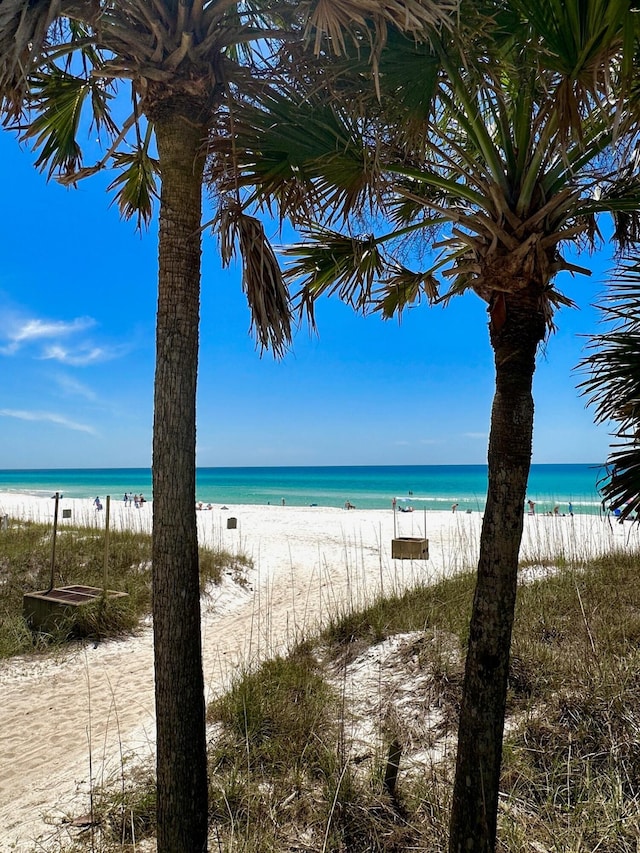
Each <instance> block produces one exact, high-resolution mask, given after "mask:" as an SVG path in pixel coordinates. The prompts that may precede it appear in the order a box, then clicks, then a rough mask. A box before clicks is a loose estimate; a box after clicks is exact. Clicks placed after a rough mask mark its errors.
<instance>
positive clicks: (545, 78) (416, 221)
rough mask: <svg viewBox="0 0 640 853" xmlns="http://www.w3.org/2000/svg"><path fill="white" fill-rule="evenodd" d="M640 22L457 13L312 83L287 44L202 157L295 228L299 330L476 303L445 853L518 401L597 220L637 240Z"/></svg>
mask: <svg viewBox="0 0 640 853" xmlns="http://www.w3.org/2000/svg"><path fill="white" fill-rule="evenodd" d="M639 24H640V21H639V18H638V15H637V12H636V11H635V10H634V4H633V3H631V2H629V0H619V2H614V3H611V2H603V0H589V2H582V0H581V2H577V0H571V2H566V1H565V0H562V1H561V0H558V2H552V3H549V2H548V0H545V2H540V3H535V2H533V3H531V2H527V3H523V2H520V0H504V2H498V3H493V2H492V3H487V4H484V3H482V2H475V0H474V2H468V3H467V2H462V3H461V4H460V15H459V19H458V25H457V26H456V28H455V30H453V31H451V30H449V29H447V28H438V27H436V28H433V27H429V28H427V29H425V30H423V31H422V32H420V31H418V32H413V33H412V34H411V36H408V35H407V34H405V33H402V32H400V31H398V30H394V29H390V31H389V33H388V37H387V39H386V43H385V47H384V50H382V51H381V52H376V51H371V50H369V44H370V42H369V41H368V40H367V37H366V34H365V35H362V37H361V38H360V40H359V41H357V42H356V43H355V44H354V45H353V47H352V50H351V51H349V48H350V47H351V44H349V45H347V52H348V53H349V52H350V53H351V55H350V56H349V57H348V59H347V60H346V61H345V59H343V57H341V56H338V57H336V56H334V55H332V52H331V49H330V46H327V49H326V53H324V54H322V55H321V56H320V58H319V60H318V62H317V63H316V64H315V65H314V64H313V63H308V62H304V61H303V57H301V56H300V54H299V53H296V49H295V46H293V47H292V48H291V50H290V53H289V59H290V60H291V62H292V65H293V66H295V67H294V68H293V69H292V70H291V71H290V73H289V75H288V80H287V84H286V85H285V86H280V87H278V88H276V87H273V88H272V89H271V90H269V91H268V92H267V93H266V94H265V96H264V97H263V98H262V100H261V101H260V102H258V103H252V104H250V105H248V107H247V109H246V111H245V112H244V114H243V115H242V116H238V115H236V116H234V129H235V130H236V135H235V137H234V139H233V144H232V145H231V144H230V143H229V140H228V138H226V137H225V138H223V139H221V140H220V146H219V147H220V150H221V152H222V153H221V156H220V162H221V164H222V165H221V166H220V171H222V170H223V167H224V165H225V164H227V163H230V164H233V168H231V167H228V168H229V174H230V175H235V176H237V175H240V180H241V182H242V183H243V184H245V185H246V186H247V187H251V192H250V195H249V200H250V202H251V203H253V204H257V205H259V206H260V205H262V206H264V207H265V208H267V209H269V210H271V209H272V208H273V207H274V206H276V207H277V208H278V210H279V213H280V215H281V216H282V217H286V216H290V217H291V218H292V219H293V220H294V221H295V222H297V223H298V224H299V225H300V227H301V229H302V232H303V237H304V239H303V240H302V241H301V242H300V243H299V244H297V245H294V246H290V247H288V248H287V249H286V250H285V254H286V256H287V257H288V259H289V260H290V267H289V270H288V276H289V278H290V280H291V281H292V282H295V287H296V288H297V289H298V298H299V306H300V309H301V311H302V312H303V313H305V312H306V314H307V316H308V317H309V320H310V323H311V324H312V325H313V324H314V323H315V304H316V302H317V300H318V299H319V298H320V297H323V296H327V295H335V296H338V297H339V298H341V299H342V300H343V301H344V302H346V303H348V304H350V305H352V306H353V307H354V308H355V309H357V310H360V311H362V312H365V313H366V312H372V311H377V312H380V313H381V314H382V316H384V317H388V318H390V317H394V316H399V315H401V313H402V311H404V310H407V309H409V308H411V307H413V306H415V305H416V304H418V303H420V302H426V303H446V302H448V301H450V300H451V299H452V298H454V297H455V296H458V295H461V294H465V293H469V292H471V293H474V294H475V295H476V296H478V297H480V298H481V299H482V300H483V301H484V302H485V304H486V306H487V315H488V325H489V340H490V343H491V346H492V349H493V355H494V364H495V394H494V398H493V406H492V413H491V428H490V438H489V447H488V478H489V488H488V494H487V500H486V505H485V514H484V525H483V529H482V535H481V542H480V557H479V561H478V569H477V580H476V591H475V596H474V605H473V610H472V614H471V620H470V625H469V630H468V636H467V650H468V653H467V655H466V670H465V679H464V690H463V698H462V705H461V715H460V726H459V743H458V751H457V761H458V768H457V772H456V781H455V790H454V796H453V808H452V817H451V832H450V840H449V849H450V850H451V851H452V853H458V851H460V850H469V851H478V853H487V851H491V850H493V849H494V847H495V832H496V819H497V811H498V804H499V797H500V790H499V781H500V763H501V755H502V739H503V724H504V713H505V703H506V699H507V689H508V677H509V676H508V673H509V654H510V642H511V632H512V627H513V617H514V613H515V607H516V579H517V568H518V555H519V549H520V544H521V539H522V529H523V507H524V505H525V500H526V496H527V495H526V488H527V482H528V475H529V469H530V464H531V454H532V440H533V413H534V407H533V396H532V383H533V375H534V371H535V366H536V358H537V355H538V353H539V351H540V349H541V347H542V345H543V342H544V340H545V338H546V337H547V335H548V334H550V333H551V332H552V331H553V329H554V328H555V316H556V313H557V312H558V310H559V309H562V308H563V307H568V306H571V305H572V304H573V303H572V302H571V300H570V299H569V298H568V297H567V296H566V295H565V294H564V293H563V292H562V283H563V279H562V275H561V274H562V273H565V274H566V273H570V274H572V275H574V274H588V273H589V269H588V267H586V266H584V265H581V264H582V263H585V262H582V261H581V264H579V263H578V262H577V261H578V260H581V259H580V258H577V255H579V254H580V252H584V253H585V254H586V251H587V250H595V249H596V248H597V247H598V246H599V245H601V231H600V221H601V220H600V217H601V216H602V215H603V214H610V215H611V216H612V217H613V219H614V221H615V229H614V233H615V239H616V240H617V241H618V243H619V245H625V242H626V243H628V242H629V241H631V242H633V241H637V240H638V235H639V233H640V232H639V231H638V224H639V220H638V211H639V210H640V185H639V184H638V180H637V173H636V170H635V166H634V165H633V164H634V163H635V160H634V157H635V153H634V152H635V146H636V144H637V109H636V98H635V95H636V93H635V91H634V89H633V85H634V74H633V65H634V57H635V55H636V52H637V48H638V35H639V32H640V30H639ZM296 68H303V69H304V73H303V74H299V73H298V74H296V73H295V70H296ZM367 82H368V85H367ZM630 164H631V165H630ZM212 174H213V175H218V174H219V172H215V171H213V173H212ZM586 263H588V261H587V262H586ZM410 264H411V266H410ZM443 281H444V282H448V285H447V286H446V288H445V289H444V292H443ZM425 358H426V359H427V360H428V352H426V354H425ZM614 396H615V395H614ZM636 501H637V493H636Z"/></svg>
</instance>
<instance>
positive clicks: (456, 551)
mask: <svg viewBox="0 0 640 853" xmlns="http://www.w3.org/2000/svg"><path fill="white" fill-rule="evenodd" d="M114 504H115V506H114ZM53 505H54V502H53V501H52V500H51V498H50V497H49V498H34V497H29V496H26V495H24V494H21V495H11V494H7V493H6V492H0V514H2V513H8V514H9V515H12V516H14V517H15V516H19V517H21V518H24V519H28V520H34V521H35V520H42V521H50V520H51V519H52V517H53ZM61 506H62V507H64V508H70V509H71V510H72V518H71V520H70V522H71V523H72V524H78V523H82V521H83V520H84V519H86V520H87V522H90V523H91V524H92V525H95V526H103V525H104V511H103V512H96V510H95V509H94V508H93V506H92V504H91V500H88V499H85V500H83V499H78V498H69V499H67V498H64V499H63V503H62V505H61ZM111 511H112V515H111V517H112V523H113V525H114V527H115V526H116V525H121V526H127V527H132V528H133V529H138V530H145V531H147V532H150V529H151V518H152V512H151V504H150V503H147V504H145V505H144V507H143V508H142V509H136V508H135V507H125V506H124V504H123V502H122V501H116V502H112V506H111ZM399 515H400V514H399ZM401 515H402V517H401V518H396V524H397V526H398V530H397V531H396V532H397V535H398V536H416V535H423V534H424V529H423V527H424V522H425V517H426V524H427V530H426V537H427V538H428V539H429V560H428V561H423V560H393V559H392V558H391V541H392V539H393V538H394V517H393V513H392V511H391V508H389V509H388V510H361V509H355V510H349V511H347V510H344V509H338V508H334V507H289V506H284V507H282V506H260V505H253V504H228V505H227V509H226V510H223V509H222V508H221V507H219V506H215V507H214V509H213V510H203V511H201V512H198V513H197V521H198V534H199V539H200V542H201V543H202V544H208V545H211V546H213V547H222V548H226V549H227V550H229V551H231V553H240V552H241V553H243V554H246V555H247V556H248V557H251V558H252V560H253V563H254V566H253V569H251V570H250V571H249V572H248V574H247V579H246V581H247V582H246V584H245V585H244V586H239V585H237V584H235V583H234V582H233V581H232V579H231V578H225V580H224V582H223V584H222V585H221V586H220V587H215V588H213V589H212V590H210V591H208V593H207V594H205V595H204V596H203V598H202V637H203V668H204V675H205V685H206V698H207V701H209V700H210V699H211V698H212V697H213V696H215V695H217V694H218V693H219V692H220V691H222V690H224V689H225V687H227V686H228V685H229V683H230V679H231V678H232V677H233V675H234V673H235V672H237V669H238V667H239V666H243V665H248V664H251V663H255V662H256V661H258V660H261V659H264V658H265V657H268V656H271V655H273V654H275V653H277V652H279V651H283V650H285V649H286V648H287V647H288V646H290V645H291V644H292V643H294V642H295V641H296V640H299V639H300V638H301V637H303V636H304V635H305V634H306V635H308V634H309V633H312V632H313V631H315V630H316V629H317V628H318V627H320V626H322V625H323V624H325V623H326V622H327V621H328V620H329V619H331V618H332V616H335V614H336V613H340V612H346V611H348V610H349V609H352V608H356V607H360V606H363V605H365V604H367V603H369V602H371V601H372V600H373V599H374V598H375V597H376V596H377V595H378V594H379V593H380V592H381V591H382V592H383V593H385V594H388V593H390V592H401V591H402V590H404V589H406V588H407V587H409V586H412V585H415V584H416V583H432V582H435V581H437V580H439V579H440V578H442V577H445V576H448V575H450V574H453V573H455V572H460V571H462V570H463V569H465V568H472V567H473V566H474V563H475V561H476V560H477V554H478V546H479V541H480V528H481V522H482V514H481V513H479V512H472V513H466V512H463V513H461V512H457V513H452V512H451V511H450V510H449V511H446V512H437V511H429V512H427V513H426V515H425V514H424V513H422V512H420V511H416V512H413V513H406V514H401ZM229 518H235V519H236V522H237V526H236V527H235V528H233V529H231V528H229V527H228V526H227V522H228V519H229ZM67 523H68V520H64V522H63V524H67ZM1 536H2V533H1V532H0V537H1ZM639 537H640V532H639V530H638V525H631V524H629V523H627V524H624V525H622V524H616V523H613V524H611V523H610V522H609V521H608V520H606V519H601V518H599V517H597V516H589V515H580V516H574V517H569V516H566V517H562V516H559V517H549V516H543V515H536V516H525V517H524V534H523V546H522V552H521V553H522V556H523V557H524V558H526V559H527V560H528V561H529V562H533V564H534V565H533V566H532V568H531V569H527V570H526V571H527V573H528V575H527V576H528V577H536V576H539V574H540V573H542V572H544V571H550V570H552V568H551V569H550V568H549V566H545V563H544V558H545V556H557V555H562V556H563V557H564V558H565V559H566V560H567V561H568V562H570V561H576V562H579V561H580V560H583V559H586V558H587V557H588V556H591V555H597V554H601V553H604V552H609V551H611V550H612V549H614V548H615V549H627V548H636V549H637V548H638V547H639ZM0 547H1V538H0ZM536 560H538V563H539V565H538V564H537V563H536ZM0 685H1V686H2V692H3V700H4V701H3V702H2V703H1V704H0V754H2V756H3V772H2V774H1V777H0V850H13V851H16V853H21V852H22V851H23V852H24V853H27V851H31V850H33V849H34V846H35V844H36V843H37V844H39V845H40V846H39V847H38V849H42V850H57V849H59V846H60V845H59V840H60V837H61V836H63V837H64V838H65V840H67V841H69V840H70V837H71V836H68V835H67V833H69V832H70V831H71V828H70V827H69V825H68V823H65V820H66V819H67V818H68V816H73V815H78V814H85V813H86V812H87V811H88V803H89V790H90V787H91V781H92V780H93V783H94V784H98V785H99V784H101V783H102V782H103V781H106V780H107V779H109V778H118V776H119V773H120V771H121V766H122V761H123V760H125V762H126V764H127V765H128V764H129V762H130V761H135V760H139V759H140V758H141V757H149V756H152V755H153V744H154V739H155V723H154V693H153V637H152V630H151V626H150V622H149V623H148V624H146V625H144V626H143V627H142V629H141V631H140V632H139V633H138V634H137V635H135V636H133V637H130V638H128V639H124V640H117V641H109V642H103V643H99V644H95V645H94V644H86V645H84V646H74V647H72V648H70V649H69V650H66V651H63V652H60V651H56V652H55V653H52V654H51V655H48V654H47V655H42V656H37V657H34V658H31V657H23V658H20V659H12V660H4V661H0ZM89 756H90V757H91V767H92V773H93V776H92V780H91V779H90V778H89V775H88V774H89ZM11 845H15V846H13V847H12V846H11ZM47 845H50V846H47ZM56 845H57V846H56Z"/></svg>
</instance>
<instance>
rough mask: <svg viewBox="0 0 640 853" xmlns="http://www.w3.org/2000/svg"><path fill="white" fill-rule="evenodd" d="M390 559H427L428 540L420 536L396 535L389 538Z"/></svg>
mask: <svg viewBox="0 0 640 853" xmlns="http://www.w3.org/2000/svg"><path fill="white" fill-rule="evenodd" d="M391 559H392V560H428V559H429V540H428V539H422V538H421V537H420V536H398V537H397V538H396V539H392V540H391Z"/></svg>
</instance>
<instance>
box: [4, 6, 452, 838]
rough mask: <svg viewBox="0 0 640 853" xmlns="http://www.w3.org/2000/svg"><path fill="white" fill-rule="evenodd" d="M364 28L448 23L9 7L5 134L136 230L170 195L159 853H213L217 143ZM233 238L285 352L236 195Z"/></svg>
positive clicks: (160, 551) (259, 325) (164, 220)
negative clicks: (267, 86)
mask: <svg viewBox="0 0 640 853" xmlns="http://www.w3.org/2000/svg"><path fill="white" fill-rule="evenodd" d="M447 5H451V4H450V3H449V0H447V3H445V4H443V7H444V6H447ZM372 10H373V11H372ZM364 14H367V15H370V18H371V20H372V27H373V29H374V30H375V31H376V32H377V33H378V34H379V35H380V36H383V35H384V32H385V30H386V27H387V25H388V24H392V23H395V24H397V25H398V26H402V27H405V28H407V29H417V28H419V27H421V26H423V25H424V24H425V23H432V22H433V21H434V19H435V18H436V17H441V16H442V13H441V11H440V10H439V9H438V8H437V7H436V8H435V10H434V6H433V3H432V1H431V0H382V2H380V3H377V4H375V6H373V7H372V6H371V4H370V2H367V0H341V2H340V3H339V4H327V3H326V2H324V0H309V2H307V3H299V2H296V1H295V0H241V2H240V1H239V0H154V3H152V4H150V3H148V2H145V0H35V2H34V0H3V2H2V5H1V6H0V103H1V110H2V114H3V116H4V119H5V124H6V125H7V126H9V127H10V128H13V129H17V130H18V131H19V132H21V133H22V137H23V139H25V140H27V141H30V142H31V143H32V144H33V145H34V147H35V148H36V149H37V150H38V152H39V155H38V159H37V161H36V165H37V166H38V167H40V168H42V169H46V170H48V174H49V176H53V175H55V176H57V177H58V178H59V179H61V180H64V181H66V182H67V183H72V184H73V183H76V182H77V181H78V180H80V179H82V178H84V177H87V176H88V175H90V174H93V173H95V172H96V171H99V170H101V169H104V168H107V167H113V168H115V169H116V170H117V174H116V177H115V178H114V180H113V182H112V184H111V189H112V190H113V191H114V192H115V193H116V197H117V200H118V204H119V206H120V209H121V212H122V214H123V215H124V216H125V217H127V218H129V217H132V216H135V217H137V218H138V224H144V223H145V222H148V221H149V219H150V218H151V216H152V207H153V198H154V196H155V194H156V178H157V176H159V177H160V179H161V194H160V213H159V215H160V230H159V275H158V313H157V326H156V374H155V397H154V434H153V498H154V500H153V526H154V528H153V529H154V534H153V617H154V641H155V642H154V649H155V651H154V654H155V680H156V720H157V723H156V725H157V786H158V850H159V851H164V853H181V851H184V853H194V851H200V850H205V849H206V847H207V770H206V740H205V717H204V690H203V675H202V660H201V636H200V604H199V577H198V549H197V528H196V516H195V435H196V411H195V402H196V380H197V361H198V329H199V304H200V253H201V229H202V212H201V210H202V207H201V205H202V202H201V197H202V185H203V170H204V166H205V161H206V157H207V151H208V147H207V145H208V143H207V140H208V137H209V135H210V134H211V133H213V132H214V129H215V128H216V127H217V125H218V124H219V121H220V116H221V115H227V116H228V115H229V114H232V112H233V104H234V102H235V101H236V99H238V98H251V97H252V96H253V95H254V94H255V93H256V92H257V91H258V90H259V88H260V86H261V85H262V82H261V81H262V80H263V79H264V78H266V77H268V74H269V65H270V60H271V50H272V45H273V44H274V43H275V42H276V41H277V40H279V39H282V38H283V37H285V36H286V37H287V38H290V39H293V40H295V39H296V38H297V39H301V38H302V35H303V33H306V35H307V37H310V38H313V37H314V34H317V38H318V39H321V38H322V37H323V34H325V33H328V34H330V35H331V38H332V39H333V43H334V46H335V47H336V49H337V50H339V45H340V42H341V40H342V39H343V38H344V36H343V33H345V32H347V28H348V25H349V23H350V22H351V21H352V20H354V19H355V20H356V21H357V20H359V19H361V18H362V16H363V15H364ZM123 93H124V96H123V97H120V98H116V95H122V94H123ZM123 103H124V104H125V105H129V106H130V110H127V109H126V106H125V107H123ZM115 105H117V106H118V109H115ZM128 112H130V115H128V117H126V118H124V119H122V120H120V119H119V118H118V116H119V115H121V114H124V115H125V116H126V115H127V113H128ZM85 113H88V115H89V119H87V121H88V120H90V121H91V122H92V126H93V127H94V128H95V129H97V130H98V131H100V132H102V134H103V135H104V136H106V137H107V139H108V144H107V146H106V150H105V152H104V154H103V156H102V157H101V159H100V161H99V162H98V163H96V164H94V165H92V166H90V167H85V166H84V165H83V155H82V151H81V148H80V146H79V144H78V141H77V132H78V130H79V128H80V127H81V126H82V121H83V115H84V114H85ZM154 139H155V145H156V147H157V156H154V153H153V147H152V146H153V140H154ZM216 224H217V225H218V226H219V228H220V230H221V248H222V253H223V259H224V260H225V261H226V262H228V261H229V260H230V258H231V256H232V255H233V253H234V251H235V248H236V243H237V244H238V245H239V248H240V251H241V252H242V254H243V286H244V288H245V291H246V293H247V296H248V299H249V303H250V307H251V309H252V318H253V325H254V328H255V330H256V333H257V337H258V341H259V343H260V345H261V346H262V347H263V348H265V347H270V348H272V349H273V350H274V351H275V352H276V353H277V354H282V352H283V351H284V350H285V349H286V346H287V344H288V342H289V340H290V335H291V327H290V316H289V303H288V294H287V291H286V288H285V287H284V286H283V283H282V279H281V276H280V271H279V268H278V265H277V263H276V262H275V258H274V256H273V254H272V252H271V250H270V248H269V247H268V245H267V244H266V241H265V239H264V231H263V229H262V226H261V224H260V222H259V221H258V220H256V219H255V218H254V217H252V216H249V215H247V214H246V213H245V212H244V211H243V210H242V208H241V206H240V204H239V203H238V199H237V194H236V193H235V191H234V190H233V189H232V191H231V192H230V193H228V194H227V195H226V196H225V197H224V198H223V199H222V200H221V202H220V209H219V211H218V216H217V218H216Z"/></svg>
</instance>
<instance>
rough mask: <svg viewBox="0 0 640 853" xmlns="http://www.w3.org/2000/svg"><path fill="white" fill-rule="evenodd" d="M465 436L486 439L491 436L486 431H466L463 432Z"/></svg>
mask: <svg viewBox="0 0 640 853" xmlns="http://www.w3.org/2000/svg"><path fill="white" fill-rule="evenodd" d="M463 437H464V438H483V439H486V438H488V437H489V436H488V435H487V433H486V432H465V433H464V434H463Z"/></svg>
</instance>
